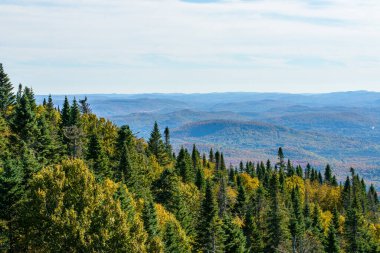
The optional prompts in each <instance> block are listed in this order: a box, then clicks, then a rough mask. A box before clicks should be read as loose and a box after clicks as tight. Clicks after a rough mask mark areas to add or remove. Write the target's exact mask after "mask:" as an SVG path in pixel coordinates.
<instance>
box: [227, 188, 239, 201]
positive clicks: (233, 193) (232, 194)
mask: <svg viewBox="0 0 380 253" xmlns="http://www.w3.org/2000/svg"><path fill="white" fill-rule="evenodd" d="M226 193H227V198H228V200H229V201H230V202H231V205H234V204H235V202H236V197H237V195H238V192H237V190H236V189H234V188H232V187H231V186H227V190H226Z"/></svg>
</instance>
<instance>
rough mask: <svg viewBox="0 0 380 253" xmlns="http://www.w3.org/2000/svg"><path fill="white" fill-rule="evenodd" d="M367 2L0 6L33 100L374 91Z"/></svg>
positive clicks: (10, 61) (1, 42) (378, 34)
mask: <svg viewBox="0 0 380 253" xmlns="http://www.w3.org/2000/svg"><path fill="white" fill-rule="evenodd" d="M379 13H380V1H379V0H286V1H284V0H219V1H218V0H203V1H201V0H59V1H53V0H0V24H1V25H0V27H1V36H0V62H1V63H3V66H4V69H5V71H6V72H7V73H8V74H9V76H10V78H11V80H12V82H13V83H14V85H17V84H18V83H22V84H24V85H27V86H31V87H33V89H34V91H35V93H37V94H48V93H52V94H78V93H87V94H89V93H152V92H164V93H172V92H181V93H194V92H202V93H204V92H225V91H250V92H252V91H256V92H274V91H275V92H290V93H320V92H331V91H347V90H371V91H380V15H379Z"/></svg>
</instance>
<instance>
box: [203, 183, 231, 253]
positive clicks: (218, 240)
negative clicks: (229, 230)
mask: <svg viewBox="0 0 380 253" xmlns="http://www.w3.org/2000/svg"><path fill="white" fill-rule="evenodd" d="M200 218H201V222H200V223H199V227H198V242H199V245H198V248H199V250H201V251H203V252H214V253H217V252H223V251H224V240H225V235H224V232H223V223H222V221H221V220H220V219H219V217H218V211H217V204H216V200H215V197H214V194H213V189H212V185H211V182H210V181H207V183H206V192H205V197H204V200H203V202H202V207H201V213H200Z"/></svg>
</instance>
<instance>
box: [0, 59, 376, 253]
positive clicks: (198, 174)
mask: <svg viewBox="0 0 380 253" xmlns="http://www.w3.org/2000/svg"><path fill="white" fill-rule="evenodd" d="M13 90H14V87H13V85H12V83H11V82H10V79H9V77H8V76H7V74H6V73H5V72H4V70H3V67H2V65H0V251H3V252H178V253H182V252H258V253H260V252H269V253H271V252H328V253H335V252H363V253H364V252H369V253H372V252H373V253H375V252H380V216H379V214H380V212H379V200H378V196H377V193H376V190H375V188H374V186H373V185H371V186H367V185H366V183H365V181H364V180H363V178H361V177H360V176H359V175H358V174H357V173H356V172H355V170H354V169H353V168H351V169H350V176H349V177H347V178H346V179H345V181H343V182H338V180H337V178H336V177H335V176H334V175H333V169H332V168H331V167H330V166H329V165H326V168H325V169H324V170H318V169H315V168H313V167H312V166H311V165H307V166H306V167H305V168H302V167H301V166H299V165H295V164H293V163H292V162H291V161H289V160H287V159H285V156H284V151H283V150H282V148H279V149H278V159H277V160H276V161H269V160H268V161H254V162H253V161H246V162H241V163H240V164H238V165H237V166H236V167H234V166H233V165H226V163H225V161H224V156H223V153H222V152H220V151H218V150H212V149H211V150H210V151H209V152H207V154H205V153H201V152H200V151H199V150H198V149H197V147H196V145H194V146H193V148H192V150H187V149H185V148H181V149H180V150H179V152H177V153H176V152H174V150H173V148H172V146H171V144H170V131H169V129H168V128H165V130H164V131H163V132H161V131H160V129H159V126H158V125H157V123H156V124H154V126H153V130H152V132H151V135H150V138H149V140H147V141H145V140H143V139H139V138H137V137H136V136H135V135H134V133H133V132H132V131H131V130H130V128H129V127H128V126H127V125H123V126H120V127H118V126H116V125H115V124H113V123H112V122H110V121H108V120H106V119H104V118H98V117H97V116H96V115H94V114H93V113H92V112H91V107H90V105H89V101H87V99H86V98H84V99H82V100H76V99H74V100H73V101H69V100H68V99H65V101H64V104H63V105H55V104H54V102H53V100H52V99H51V97H50V96H49V97H47V98H46V100H44V102H43V104H41V105H37V103H36V101H35V98H34V94H33V90H32V89H30V88H28V87H23V86H22V85H19V87H18V91H17V92H16V93H14V91H13ZM16 90H17V89H16ZM285 152H286V150H285Z"/></svg>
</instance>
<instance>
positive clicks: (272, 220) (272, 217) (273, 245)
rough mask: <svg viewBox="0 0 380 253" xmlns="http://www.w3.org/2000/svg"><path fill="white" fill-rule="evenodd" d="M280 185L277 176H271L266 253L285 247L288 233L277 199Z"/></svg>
mask: <svg viewBox="0 0 380 253" xmlns="http://www.w3.org/2000/svg"><path fill="white" fill-rule="evenodd" d="M279 191H280V184H279V180H278V176H277V174H273V176H272V178H271V183H270V195H271V196H270V198H271V199H270V201H271V204H270V211H269V212H268V221H267V226H268V238H267V239H268V244H267V249H266V252H277V250H278V248H279V247H280V246H285V247H286V246H287V243H288V238H289V231H288V229H287V224H286V223H285V220H284V216H283V214H282V210H281V209H282V208H281V206H280V199H279Z"/></svg>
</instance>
